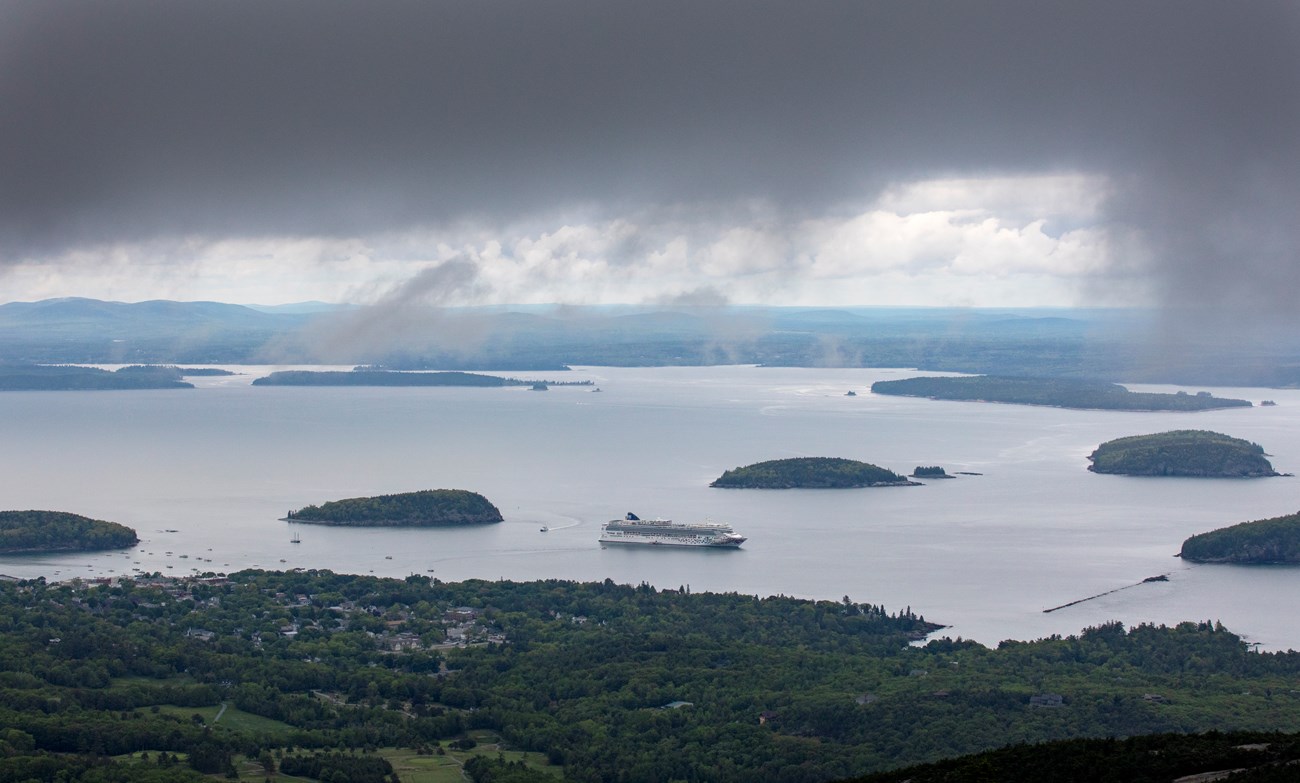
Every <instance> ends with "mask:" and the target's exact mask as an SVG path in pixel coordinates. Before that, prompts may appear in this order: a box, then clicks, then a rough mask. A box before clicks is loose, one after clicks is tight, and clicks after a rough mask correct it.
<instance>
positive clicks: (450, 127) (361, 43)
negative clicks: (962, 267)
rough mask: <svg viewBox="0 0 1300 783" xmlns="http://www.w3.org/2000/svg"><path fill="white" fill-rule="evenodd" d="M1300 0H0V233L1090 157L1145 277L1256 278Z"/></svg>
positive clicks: (1062, 167) (524, 209)
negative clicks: (1132, 234) (1154, 270)
mask: <svg viewBox="0 0 1300 783" xmlns="http://www.w3.org/2000/svg"><path fill="white" fill-rule="evenodd" d="M1298 9H1300V6H1297V4H1295V3H1294V2H1289V1H1287V2H1249V3H1226V2H1221V1H1219V0H1214V1H1213V2H1209V1H1205V0H1201V1H1198V0H1179V1H1178V2H1174V1H1173V0H1164V1H1162V2H1133V1H1132V0H1122V1H1120V0H1113V1H1107V0H1103V1H1101V2H1088V3H1073V4H1064V3H1042V2H1040V1H1038V0H1034V1H1033V2H1030V1H1028V0H1025V1H1023V2H1006V1H1001V0H999V1H996V2H979V3H966V2H943V3H939V2H924V1H920V2H918V1H915V0H909V1H908V2H902V1H901V0H900V1H899V2H843V1H842V0H835V1H834V2H830V1H828V0H799V1H798V2H790V1H783V2H776V1H773V0H745V1H744V2H741V1H740V0H736V1H733V2H723V1H720V0H712V1H711V0H655V1H654V2H638V3H620V2H608V0H589V1H585V2H582V1H576V0H557V1H555V2H535V1H534V0H472V1H471V0H465V1H464V2H434V1H430V2H382V3H355V2H328V0H326V1H315V2H267V1H266V0H257V1H256V2H241V1H239V0H233V1H230V2H182V1H176V2H144V1H143V0H141V1H139V2H120V3H112V2H100V3H87V2H63V1H62V0H46V1H45V2H39V3H21V2H12V1H5V2H3V4H0V257H3V258H4V259H6V260H9V261H12V260H15V259H18V258H22V257H28V256H39V255H41V254H45V253H50V252H55V251H57V250H59V249H60V248H64V247H67V246H71V245H75V244H78V243H86V242H102V241H114V240H134V239H142V238H148V237H153V236H157V235H168V234H170V235H177V234H190V233H192V234H203V235H212V236H227V235H238V236H248V235H259V234H333V235H348V234H359V233H367V232H376V231H384V230H389V229H401V228H403V227H406V226H409V225H413V224H425V225H430V224H438V223H441V222H446V221H452V220H456V219H461V218H465V217H471V218H479V219H483V220H485V221H493V220H506V219H518V218H520V217H521V216H530V215H536V214H538V213H545V212H547V211H548V210H561V209H564V208H566V207H570V206H574V207H583V208H586V209H588V210H592V209H595V210H597V211H603V212H605V213H608V214H618V213H619V212H620V211H633V210H638V209H645V208H647V206H649V205H655V204H666V203H679V202H699V203H709V202H714V203H725V202H727V201H729V200H735V199H753V198H758V199H764V200H766V201H768V202H770V203H772V204H775V205H777V207H778V208H780V209H782V210H784V211H786V213H787V214H790V215H795V216H797V215H800V214H808V213H812V212H815V211H818V210H826V209H832V208H834V207H836V206H837V205H842V204H846V203H857V204H861V203H864V202H866V201H869V200H870V198H871V197H872V196H874V195H875V194H876V193H877V192H878V190H879V188H880V187H882V186H883V185H885V184H887V183H889V182H890V181H894V180H900V179H907V178H914V177H924V176H947V175H972V174H980V173H1017V172H1023V173H1032V172H1040V171H1044V170H1046V171H1083V172H1087V173H1101V174H1106V175H1110V176H1111V177H1113V178H1114V182H1115V184H1116V185H1117V186H1118V190H1117V194H1116V196H1115V198H1114V199H1113V200H1112V201H1111V203H1110V204H1109V205H1108V210H1109V211H1108V215H1109V219H1110V220H1112V221H1114V223H1115V224H1116V225H1119V226H1126V227H1130V228H1133V229H1135V230H1136V231H1139V232H1142V234H1143V236H1145V237H1146V239H1147V240H1148V242H1149V244H1150V247H1151V249H1152V251H1153V255H1154V257H1155V259H1156V263H1157V265H1158V267H1159V268H1160V269H1161V270H1162V271H1164V272H1165V273H1167V275H1168V279H1169V286H1168V287H1167V289H1166V290H1168V291H1170V292H1173V293H1174V294H1175V295H1177V296H1178V297H1183V298H1185V299H1188V300H1192V301H1198V302H1199V301H1202V300H1208V299H1215V298H1220V297H1226V298H1229V299H1234V300H1241V301H1246V302H1251V301H1257V300H1258V299H1257V297H1258V296H1259V295H1260V294H1259V292H1257V291H1256V290H1255V286H1254V285H1253V284H1252V282H1253V281H1255V280H1261V281H1263V282H1265V283H1266V284H1267V286H1268V290H1269V291H1282V290H1284V287H1287V286H1293V285H1294V283H1295V282H1296V280H1295V278H1296V277H1297V276H1300V275H1297V269H1296V267H1297V263H1296V255H1297V247H1298V246H1300V242H1298V241H1297V234H1296V229H1295V228H1293V227H1292V225H1291V224H1294V223H1295V222H1296V221H1295V220H1294V215H1293V214H1292V213H1294V211H1295V205H1296V204H1297V203H1300V199H1298V198H1297V196H1300V185H1298V184H1297V183H1300V165H1298V163H1297V161H1298V159H1300V158H1298V155H1297V141H1296V139H1297V138H1300V116H1298V110H1297V105H1298V104H1297V102H1298V101H1300V46H1297V41H1300V23H1298V22H1300V10H1298ZM1230 264H1235V265H1244V271H1245V274H1237V273H1228V272H1226V271H1225V270H1226V269H1227V268H1228V267H1229V265H1230ZM1278 296H1279V297H1280V296H1281V295H1280V294H1279V295H1278ZM1265 298H1266V299H1268V298H1269V297H1265ZM1276 298H1278V297H1272V298H1271V299H1269V301H1273V300H1274V299H1276Z"/></svg>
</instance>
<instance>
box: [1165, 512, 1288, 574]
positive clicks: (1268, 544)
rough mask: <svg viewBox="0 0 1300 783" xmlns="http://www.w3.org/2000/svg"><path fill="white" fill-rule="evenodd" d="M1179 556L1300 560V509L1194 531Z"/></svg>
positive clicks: (1199, 560)
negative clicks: (1282, 514) (1204, 530)
mask: <svg viewBox="0 0 1300 783" xmlns="http://www.w3.org/2000/svg"><path fill="white" fill-rule="evenodd" d="M1179 556H1180V557H1182V558H1183V559H1184V560H1191V561H1193V562H1197V563H1247V564H1263V563H1300V513H1296V514H1289V515H1287V516H1284V517H1273V518H1272V519H1258V520H1255V521H1254V522H1242V523H1241V524H1239V525H1232V526H1231V527H1224V528H1219V529H1218V530H1212V531H1210V532H1208V533H1200V534H1198V535H1194V536H1192V537H1191V538H1189V539H1187V540H1186V541H1184V542H1183V549H1182V552H1180V553H1179Z"/></svg>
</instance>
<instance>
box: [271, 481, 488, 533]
mask: <svg viewBox="0 0 1300 783" xmlns="http://www.w3.org/2000/svg"><path fill="white" fill-rule="evenodd" d="M284 519H285V521H286V522H307V523H310V524H313V525H338V526H346V527H453V526H459V525H484V524H491V523H493V522H500V521H501V511H500V510H499V509H497V507H496V506H494V505H492V504H491V503H490V502H488V499H487V498H485V497H483V496H482V495H480V494H478V493H477V492H469V491H468V490H463V489H425V490H421V491H419V492H402V493H399V494H395V495H378V496H375V497H366V498H347V499H345V500H333V501H330V502H327V503H322V504H320V505H319V506H305V507H303V508H300V509H298V510H297V511H290V512H289V514H288V515H287V516H286V517H285V518H284Z"/></svg>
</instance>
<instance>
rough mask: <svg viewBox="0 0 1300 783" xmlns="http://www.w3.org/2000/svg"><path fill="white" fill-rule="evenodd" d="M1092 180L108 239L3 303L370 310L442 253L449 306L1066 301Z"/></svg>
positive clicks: (12, 284)
mask: <svg viewBox="0 0 1300 783" xmlns="http://www.w3.org/2000/svg"><path fill="white" fill-rule="evenodd" d="M1105 193H1106V183H1105V181H1104V180H1102V179H1101V178H1097V177H1088V176H1082V175H1050V176H1039V177H1019V178H1012V177H996V178H991V179H949V180H928V181H923V182H913V183H901V184H898V185H895V186H894V187H892V188H890V189H889V190H887V191H886V192H885V193H884V194H883V195H882V196H881V197H880V198H879V199H878V200H877V201H876V202H875V203H873V204H871V205H870V206H869V208H867V209H864V210H861V211H858V212H856V213H849V214H838V215H826V216H821V217H813V218H809V219H805V220H802V221H793V222H792V221H786V222H782V221H781V220H779V219H778V218H777V217H775V216H774V215H773V214H772V211H771V210H770V209H769V208H767V207H765V206H763V205H762V204H744V205H733V206H732V207H731V208H729V209H725V210H722V209H713V210H704V209H701V210H699V211H698V212H697V213H696V214H695V217H694V219H693V220H692V219H691V218H690V217H689V215H690V214H691V213H690V212H689V210H687V209H686V208H679V209H674V210H670V211H665V212H661V213H655V214H652V213H646V214H640V215H632V216H628V217H625V218H621V219H615V220H603V221H602V220H593V219H590V218H587V219H580V218H574V219H570V220H568V221H557V223H558V224H553V226H552V227H548V228H541V229H539V228H537V227H535V226H528V227H514V228H511V227H504V228H494V227H491V226H485V225H468V224H465V225H458V226H454V227H451V228H445V229H441V230H432V229H423V230H419V231H407V232H401V233H394V234H386V235H380V236H368V237H351V238H340V239H330V238H315V237H266V238H256V239H237V240H221V241H205V240H203V239H201V238H186V239H184V240H178V241H172V242H168V243H164V242H153V243H149V244H141V245H135V246H129V245H114V246H111V247H105V248H97V249H82V250H77V251H72V252H69V253H67V254H65V255H64V256H63V257H60V258H55V259H48V260H46V261H45V262H43V263H40V264H24V265H18V266H16V267H11V268H10V270H9V274H8V277H7V280H6V288H7V289H8V290H10V291H13V292H21V295H20V296H16V297H15V298H32V299H34V298H44V297H50V296H69V295H79V296H93V297H99V298H117V299H127V300H137V299H146V298H173V299H217V300H223V301H234V302H259V303H275V302H287V301H301V300H305V299H323V300H326V301H354V302H373V301H377V300H378V299H380V298H381V297H382V296H383V295H384V293H385V292H387V291H390V290H392V289H393V287H394V286H396V285H399V284H401V283H402V282H403V281H405V280H408V279H410V278H412V277H413V276H414V275H416V274H418V273H419V272H420V270H423V269H427V268H428V267H429V266H430V265H434V264H438V263H440V262H443V261H446V260H448V259H451V258H459V259H464V260H466V261H468V262H469V263H472V264H474V265H475V266H476V267H477V279H478V281H479V283H480V285H478V286H476V287H475V288H474V289H473V290H472V291H470V290H467V291H465V292H462V294H461V297H462V298H466V297H468V298H466V299H465V301H460V300H459V299H458V300H457V301H455V302H448V303H449V304H508V303H550V302H560V303H572V304H589V303H614V302H646V301H673V300H678V299H680V298H681V297H688V298H689V297H691V296H693V293H692V292H697V291H716V292H719V293H720V294H721V295H724V296H725V297H726V298H727V299H729V300H730V301H732V302H737V303H744V302H753V303H768V304H803V305H814V304H828V305H848V304H972V305H979V304H989V305H999V306H1004V305H1013V304H1019V305H1026V306H1028V305H1065V304H1072V303H1075V302H1076V301H1077V300H1078V297H1079V292H1080V291H1087V292H1089V293H1090V294H1095V293H1096V292H1097V291H1098V290H1099V286H1098V285H1097V283H1098V282H1099V281H1103V280H1105V279H1106V277H1107V275H1108V274H1110V273H1111V272H1112V271H1113V270H1115V271H1119V272H1120V273H1121V274H1122V273H1123V270H1122V269H1120V267H1122V266H1123V264H1120V263H1118V262H1117V261H1116V260H1115V259H1114V257H1113V251H1112V247H1113V246H1114V243H1113V242H1112V241H1111V237H1109V236H1108V235H1107V233H1106V232H1105V231H1104V230H1103V229H1102V228H1101V227H1099V226H1098V225H1096V224H1093V223H1090V222H1089V221H1090V219H1092V218H1095V216H1096V214H1097V210H1098V205H1099V204H1100V203H1101V200H1102V199H1103V198H1104V197H1105Z"/></svg>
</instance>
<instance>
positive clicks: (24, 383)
mask: <svg viewBox="0 0 1300 783" xmlns="http://www.w3.org/2000/svg"><path fill="white" fill-rule="evenodd" d="M181 375H182V373H181V371H180V370H178V369H177V368H175V367H158V366H142V365H141V366H132V367H123V368H121V369H119V370H118V371H116V372H110V371H108V370H103V369H100V368H99V367H81V366H77V365H69V364H58V365H46V364H4V365H0V391H109V390H123V389H193V388H194V385H193V384H191V383H186V382H185V381H183V380H181Z"/></svg>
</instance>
